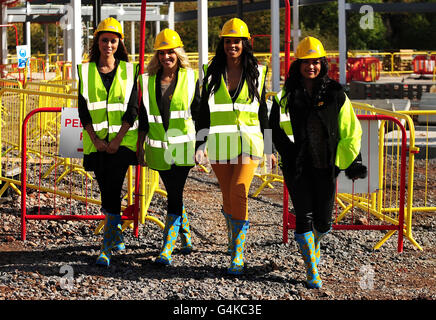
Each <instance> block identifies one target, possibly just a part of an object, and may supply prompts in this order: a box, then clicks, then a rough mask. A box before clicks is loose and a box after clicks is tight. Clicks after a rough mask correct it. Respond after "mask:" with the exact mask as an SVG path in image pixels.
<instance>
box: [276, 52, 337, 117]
mask: <svg viewBox="0 0 436 320" xmlns="http://www.w3.org/2000/svg"><path fill="white" fill-rule="evenodd" d="M320 61H321V71H320V73H319V75H318V76H317V77H316V79H315V80H314V81H315V83H314V86H313V94H312V97H313V99H314V101H317V100H319V99H320V98H321V97H320V96H321V94H322V92H323V91H324V89H325V87H326V86H327V84H328V82H330V78H329V76H328V71H329V64H328V61H327V58H326V57H322V58H320ZM301 62H302V60H301V59H297V60H295V61H294V62H292V64H291V66H290V67H289V72H288V75H287V77H286V80H285V84H284V88H285V91H286V95H284V96H282V97H281V99H280V100H282V99H285V98H287V99H288V103H287V105H286V107H285V111H286V113H289V105H290V104H289V102H290V101H292V100H293V98H294V96H295V90H296V89H297V88H301V87H302V86H303V76H302V75H301V72H300V66H301Z"/></svg>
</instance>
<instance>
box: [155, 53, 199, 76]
mask: <svg viewBox="0 0 436 320" xmlns="http://www.w3.org/2000/svg"><path fill="white" fill-rule="evenodd" d="M173 50H174V52H175V53H176V55H177V63H178V65H179V67H182V68H185V69H190V68H191V65H190V64H189V58H188V55H187V54H186V52H185V50H184V49H183V48H181V47H178V48H174V49H173ZM158 55H159V51H158V50H156V53H155V54H154V56H153V57H152V58H151V60H150V62H149V63H148V65H147V72H148V75H149V76H153V75H155V74H156V73H157V72H158V71H159V69H160V68H162V65H161V64H160V62H159V57H158Z"/></svg>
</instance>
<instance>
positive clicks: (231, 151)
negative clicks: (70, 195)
mask: <svg viewBox="0 0 436 320" xmlns="http://www.w3.org/2000/svg"><path fill="white" fill-rule="evenodd" d="M220 38H221V39H220V42H219V44H218V47H217V50H216V54H215V57H214V58H213V59H212V61H211V63H210V65H209V66H205V68H204V69H205V78H204V82H203V89H202V96H201V103H200V116H199V121H198V122H196V129H197V140H198V142H197V151H196V161H197V163H201V162H202V161H204V158H205V156H206V155H207V157H208V158H209V161H210V163H211V165H212V169H213V171H214V172H215V175H216V176H217V179H218V182H219V185H220V189H221V193H222V198H223V207H222V214H223V215H224V217H225V220H226V224H227V231H228V232H227V233H228V252H229V253H230V254H231V263H230V267H229V268H228V269H227V272H228V273H229V274H236V275H237V274H241V273H243V269H244V246H245V242H246V235H247V231H248V228H249V217H248V207H247V204H248V191H249V189H250V185H251V181H252V180H253V177H254V173H255V170H256V168H257V166H258V164H259V161H260V159H262V157H263V154H264V140H263V132H264V130H265V129H267V128H268V111H267V106H266V101H265V75H266V67H264V66H261V65H259V64H258V62H257V59H256V58H255V57H254V55H253V50H252V47H251V44H250V42H249V39H250V33H249V32H248V27H247V25H246V24H245V22H244V21H242V20H240V19H238V18H233V19H230V20H229V21H227V22H226V23H225V24H224V25H223V28H222V30H221V33H220ZM206 68H207V70H206ZM206 140H207V142H206V143H204V142H205V141H206ZM206 145H207V149H206V148H205V147H206ZM206 150H207V152H206Z"/></svg>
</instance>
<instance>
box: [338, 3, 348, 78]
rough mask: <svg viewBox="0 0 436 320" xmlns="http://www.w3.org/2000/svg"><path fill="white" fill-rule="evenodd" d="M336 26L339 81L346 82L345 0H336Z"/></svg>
mask: <svg viewBox="0 0 436 320" xmlns="http://www.w3.org/2000/svg"><path fill="white" fill-rule="evenodd" d="M338 27H339V82H340V83H341V84H342V85H346V84H347V36H346V12H345V0H338Z"/></svg>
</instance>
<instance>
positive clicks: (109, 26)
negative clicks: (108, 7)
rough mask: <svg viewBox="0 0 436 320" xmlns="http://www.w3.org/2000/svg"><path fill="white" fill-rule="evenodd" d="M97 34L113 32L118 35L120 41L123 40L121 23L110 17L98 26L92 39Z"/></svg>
mask: <svg viewBox="0 0 436 320" xmlns="http://www.w3.org/2000/svg"><path fill="white" fill-rule="evenodd" d="M99 32H115V33H118V34H119V35H120V37H121V39H124V34H123V28H122V27H121V23H119V22H118V21H117V20H116V19H114V18H112V17H109V18H106V19H104V20H103V21H102V22H100V23H99V24H98V27H97V30H95V31H94V37H96V36H97V34H98V33H99Z"/></svg>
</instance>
